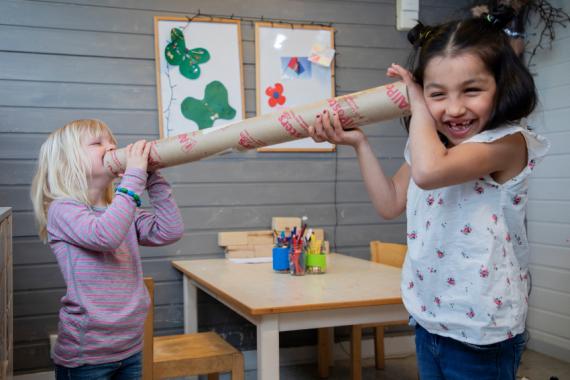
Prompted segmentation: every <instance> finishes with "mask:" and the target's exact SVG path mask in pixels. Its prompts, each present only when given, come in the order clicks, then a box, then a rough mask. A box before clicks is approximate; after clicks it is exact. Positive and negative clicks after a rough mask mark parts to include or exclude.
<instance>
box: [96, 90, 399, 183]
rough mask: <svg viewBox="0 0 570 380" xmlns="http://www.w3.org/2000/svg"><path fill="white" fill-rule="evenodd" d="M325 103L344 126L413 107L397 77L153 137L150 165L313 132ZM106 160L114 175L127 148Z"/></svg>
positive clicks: (391, 115) (169, 163)
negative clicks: (215, 125) (207, 128)
mask: <svg viewBox="0 0 570 380" xmlns="http://www.w3.org/2000/svg"><path fill="white" fill-rule="evenodd" d="M324 109H328V110H329V111H330V112H331V113H332V112H336V113H338V115H339V117H340V121H341V123H342V126H343V128H344V129H351V128H355V127H359V126H363V125H367V124H372V123H376V122H379V121H383V120H390V119H394V118H397V117H402V116H405V115H408V114H409V113H410V105H409V102H408V97H407V92H406V85H405V84H404V83H403V82H394V83H391V84H387V85H384V86H379V87H375V88H371V89H368V90H364V91H360V92H355V93H352V94H348V95H343V96H338V97H335V98H330V99H326V100H321V101H318V102H315V103H310V104H306V105H302V106H296V107H292V108H286V109H282V110H279V111H277V112H272V113H270V114H265V115H261V116H257V117H254V118H250V119H246V120H242V121H239V122H236V123H233V124H228V125H226V126H224V127H223V128H220V129H217V130H215V131H212V132H209V133H203V132H201V131H195V132H189V133H182V134H179V135H176V136H172V137H169V138H166V139H162V140H156V141H152V142H150V143H151V144H152V147H151V150H150V157H149V169H150V170H154V169H158V168H164V167H169V166H175V165H180V164H183V163H186V162H192V161H198V160H201V159H202V158H206V157H209V156H213V155H216V154H220V153H224V152H227V151H231V150H235V151H244V150H249V149H256V148H261V147H264V146H268V145H274V144H279V143H282V142H286V141H292V140H296V139H300V138H304V137H308V128H309V126H310V125H311V124H312V123H313V121H314V118H315V116H316V115H317V114H318V113H319V112H321V111H322V110H324ZM104 164H105V167H106V168H107V170H109V171H110V172H111V173H112V174H113V175H115V176H117V175H118V174H119V173H122V172H123V171H124V170H125V165H126V151H125V148H122V149H117V150H113V151H111V152H109V153H107V154H106V155H105V158H104Z"/></svg>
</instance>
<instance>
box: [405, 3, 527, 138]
mask: <svg viewBox="0 0 570 380" xmlns="http://www.w3.org/2000/svg"><path fill="white" fill-rule="evenodd" d="M513 17H514V11H513V10H512V9H511V8H508V7H501V8H498V9H497V10H495V11H494V12H492V13H490V14H484V15H483V16H482V17H480V18H471V19H468V20H458V21H451V22H447V23H444V24H440V25H436V26H426V25H423V24H421V23H418V24H417V25H416V26H415V27H414V28H413V29H412V30H410V31H409V32H408V40H409V41H410V42H411V43H412V45H414V47H415V48H416V49H415V51H416V55H417V58H416V56H413V58H412V59H411V61H412V64H413V61H415V60H417V64H416V66H415V69H414V70H413V75H414V78H415V80H416V81H417V82H418V83H419V84H420V85H421V86H422V87H423V83H424V72H425V69H426V66H427V64H428V63H429V62H430V61H431V60H432V59H433V58H435V57H442V56H443V57H454V56H457V55H460V54H464V53H471V54H475V55H476V56H478V57H479V58H481V60H482V61H483V63H484V65H485V67H486V68H487V69H488V70H489V72H490V73H492V74H493V76H494V78H495V82H496V84H497V92H496V94H495V99H494V107H493V112H492V114H491V117H490V118H489V122H488V124H487V125H486V126H485V129H494V128H497V127H498V126H500V125H503V124H512V123H514V122H516V121H518V120H520V119H521V118H523V117H526V116H528V115H529V114H530V113H531V112H532V111H533V110H534V108H535V107H536V103H537V93H536V87H535V84H534V80H533V78H532V75H531V73H530V72H529V71H528V69H527V67H526V66H525V65H524V63H523V61H522V60H521V59H520V58H519V57H517V55H516V53H515V52H514V50H513V49H512V47H511V45H510V42H509V37H508V36H507V34H506V33H505V32H503V29H504V28H505V27H506V25H507V24H508V23H509V21H511V20H512V18H513ZM410 66H412V65H410ZM406 124H408V123H406Z"/></svg>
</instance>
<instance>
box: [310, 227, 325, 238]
mask: <svg viewBox="0 0 570 380" xmlns="http://www.w3.org/2000/svg"><path fill="white" fill-rule="evenodd" d="M313 232H314V233H315V239H317V240H321V241H323V240H325V230H323V229H322V228H313Z"/></svg>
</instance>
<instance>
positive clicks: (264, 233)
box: [218, 230, 273, 247]
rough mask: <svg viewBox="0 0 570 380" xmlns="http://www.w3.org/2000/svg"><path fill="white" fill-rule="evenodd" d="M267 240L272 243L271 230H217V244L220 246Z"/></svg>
mask: <svg viewBox="0 0 570 380" xmlns="http://www.w3.org/2000/svg"><path fill="white" fill-rule="evenodd" d="M269 240H270V241H271V243H273V231H271V230H259V231H226V232H218V245H219V246H220V247H227V246H230V245H245V244H252V241H253V242H255V244H257V242H258V241H262V242H264V243H266V242H267V241H269Z"/></svg>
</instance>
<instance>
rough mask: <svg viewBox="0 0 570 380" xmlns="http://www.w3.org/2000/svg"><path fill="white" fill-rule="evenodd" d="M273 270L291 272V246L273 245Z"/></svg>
mask: <svg viewBox="0 0 570 380" xmlns="http://www.w3.org/2000/svg"><path fill="white" fill-rule="evenodd" d="M273 270H274V271H276V272H283V273H289V248H288V247H273Z"/></svg>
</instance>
